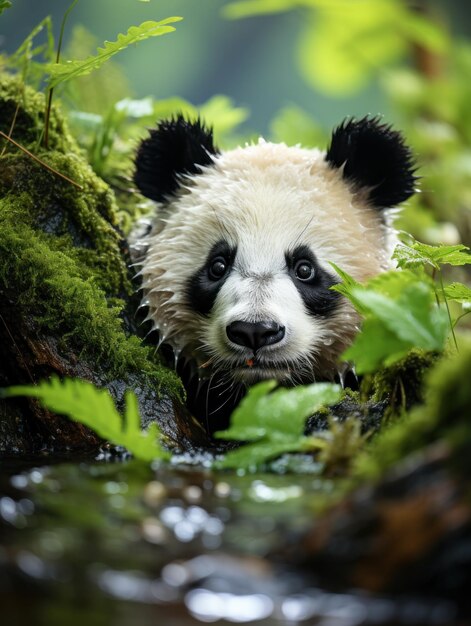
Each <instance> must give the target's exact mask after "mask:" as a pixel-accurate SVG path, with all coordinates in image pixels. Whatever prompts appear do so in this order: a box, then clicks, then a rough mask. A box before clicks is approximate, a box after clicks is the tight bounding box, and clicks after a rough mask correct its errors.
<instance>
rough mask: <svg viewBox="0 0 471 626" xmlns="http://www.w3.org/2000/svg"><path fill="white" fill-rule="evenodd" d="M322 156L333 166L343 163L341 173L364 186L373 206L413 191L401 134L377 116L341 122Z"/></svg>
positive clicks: (410, 167)
mask: <svg viewBox="0 0 471 626" xmlns="http://www.w3.org/2000/svg"><path fill="white" fill-rule="evenodd" d="M325 158H326V161H327V162H328V163H330V164H331V165H332V166H333V167H343V177H344V178H345V179H346V180H347V181H349V182H351V183H352V184H353V185H354V187H356V188H367V189H368V191H369V201H370V203H371V204H372V206H374V207H375V208H377V209H384V208H388V207H394V206H396V205H397V204H400V203H401V202H404V200H407V198H409V197H410V196H412V194H413V193H414V191H415V183H416V180H417V178H416V177H415V176H414V172H415V168H414V162H413V157H412V153H411V151H410V149H409V148H408V146H406V144H405V143H404V140H403V138H402V135H401V134H400V133H398V132H397V131H395V130H393V129H392V128H391V126H389V125H387V124H381V122H380V120H379V118H372V117H365V118H363V119H361V120H354V119H350V120H345V121H344V122H342V124H340V126H338V127H337V128H336V129H335V130H334V132H333V133H332V139H331V143H330V147H329V148H328V150H327V154H326V157H325Z"/></svg>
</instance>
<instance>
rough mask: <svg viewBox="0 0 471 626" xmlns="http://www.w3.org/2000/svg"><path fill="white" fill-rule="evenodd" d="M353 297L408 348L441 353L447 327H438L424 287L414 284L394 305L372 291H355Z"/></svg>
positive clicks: (428, 292) (429, 294)
mask: <svg viewBox="0 0 471 626" xmlns="http://www.w3.org/2000/svg"><path fill="white" fill-rule="evenodd" d="M355 295H356V297H357V298H358V299H359V300H360V302H361V303H362V304H363V305H364V306H365V307H366V308H367V309H368V311H369V312H370V313H372V314H373V315H374V316H375V317H376V318H377V319H379V320H380V321H382V322H383V324H384V325H385V326H386V327H387V328H389V329H390V330H391V331H392V332H394V333H395V334H396V335H397V336H398V338H400V339H401V340H403V341H407V342H409V343H410V345H411V346H416V347H419V348H424V349H426V350H441V349H442V348H443V345H444V342H445V337H446V333H445V331H446V324H445V326H444V327H443V326H442V325H441V324H438V325H437V323H436V322H437V320H436V319H435V315H433V313H434V312H435V311H436V310H437V309H436V307H435V306H434V304H433V294H432V292H431V290H430V289H429V288H428V286H427V285H425V284H423V283H420V282H417V283H416V284H415V285H409V286H407V287H406V288H405V289H404V291H403V292H402V294H401V296H400V297H399V299H398V300H397V301H394V300H392V299H391V298H388V297H387V296H384V295H383V294H380V293H375V292H374V291H371V290H365V291H357V292H355Z"/></svg>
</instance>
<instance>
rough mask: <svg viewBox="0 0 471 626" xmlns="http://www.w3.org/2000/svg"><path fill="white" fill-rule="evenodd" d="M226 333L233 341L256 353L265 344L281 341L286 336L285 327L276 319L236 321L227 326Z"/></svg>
mask: <svg viewBox="0 0 471 626" xmlns="http://www.w3.org/2000/svg"><path fill="white" fill-rule="evenodd" d="M226 334H227V337H228V338H229V340H230V341H232V343H235V344H237V345H239V346H244V347H246V348H250V349H251V350H253V352H254V354H255V353H256V352H257V350H259V349H260V348H263V347H264V346H271V345H273V344H275V343H279V342H280V341H281V340H282V339H283V337H284V336H285V327H284V326H280V324H278V323H277V322H274V321H262V322H243V321H236V322H232V323H231V324H229V326H227V327H226Z"/></svg>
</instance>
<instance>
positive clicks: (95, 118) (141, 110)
mask: <svg viewBox="0 0 471 626" xmlns="http://www.w3.org/2000/svg"><path fill="white" fill-rule="evenodd" d="M177 112H178V113H183V114H184V115H186V116H188V117H190V118H196V117H198V116H201V118H202V119H204V120H205V122H206V123H207V124H208V125H209V126H211V127H212V128H213V130H214V137H215V142H216V144H217V145H218V146H222V147H225V146H226V145H228V144H233V143H235V142H237V137H236V135H235V134H234V133H235V131H236V129H237V127H238V126H239V125H240V124H241V123H242V122H243V121H244V120H245V119H246V118H247V116H248V112H247V110H246V109H244V108H242V107H235V106H234V104H233V102H232V101H231V99H230V98H227V97H226V96H213V97H212V98H210V100H208V101H207V102H205V103H204V104H202V105H201V106H199V107H197V106H194V105H193V104H191V103H189V102H188V101H186V100H184V99H183V98H169V99H166V100H154V99H153V98H150V97H147V98H142V99H139V100H135V99H132V98H124V99H122V100H119V101H118V102H115V103H113V104H112V105H111V106H110V107H109V109H108V111H107V112H106V113H105V114H96V113H94V114H90V113H87V112H84V111H73V112H72V113H71V116H70V118H71V123H72V127H73V128H74V129H75V131H76V133H77V134H78V136H79V138H80V142H81V144H82V145H83V146H84V147H85V148H86V149H87V152H88V158H89V161H90V164H91V165H92V167H93V169H94V170H95V172H96V173H97V174H99V175H100V176H103V177H104V178H105V179H108V180H110V181H112V180H113V179H114V178H116V175H118V174H121V175H127V174H128V173H129V171H130V169H131V167H132V157H133V154H134V148H135V144H136V142H137V141H138V140H139V139H140V138H142V136H143V134H144V133H146V132H147V131H146V127H150V126H153V125H155V123H156V122H158V121H159V120H161V119H163V118H168V117H170V116H172V115H175V114H176V113H177Z"/></svg>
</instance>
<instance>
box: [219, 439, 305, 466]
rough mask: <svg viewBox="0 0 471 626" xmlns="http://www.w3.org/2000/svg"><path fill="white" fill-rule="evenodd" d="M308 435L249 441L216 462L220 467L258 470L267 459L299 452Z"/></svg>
mask: <svg viewBox="0 0 471 626" xmlns="http://www.w3.org/2000/svg"><path fill="white" fill-rule="evenodd" d="M305 439H307V437H298V438H297V439H294V440H292V441H288V442H283V441H268V442H265V441H261V442H257V443H248V444H246V445H244V446H241V447H240V448H237V450H232V451H231V452H228V453H227V454H226V456H225V457H224V458H223V459H221V460H220V461H217V462H216V463H215V467H216V468H218V469H247V470H254V471H255V470H257V469H258V468H260V466H261V465H263V464H264V463H265V462H266V461H269V460H271V459H275V458H276V457H278V456H281V455H282V454H284V453H285V452H297V451H298V450H300V449H301V448H302V442H303V441H304V440H305Z"/></svg>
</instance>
